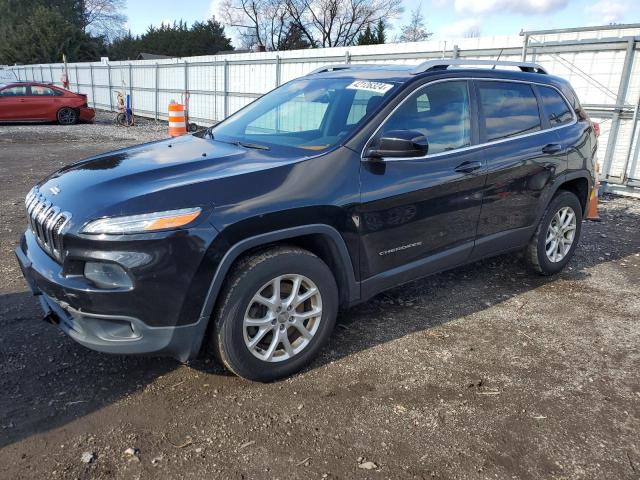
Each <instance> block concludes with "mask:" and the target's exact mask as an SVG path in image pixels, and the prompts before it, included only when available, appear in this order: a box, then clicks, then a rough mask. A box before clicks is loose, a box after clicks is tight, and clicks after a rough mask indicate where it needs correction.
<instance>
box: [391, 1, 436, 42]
mask: <svg viewBox="0 0 640 480" xmlns="http://www.w3.org/2000/svg"><path fill="white" fill-rule="evenodd" d="M420 10H421V6H420V5H419V6H418V8H416V9H415V10H412V11H411V20H409V24H408V25H405V26H403V27H402V29H401V32H402V33H401V34H400V38H399V40H400V41H401V42H422V41H424V40H428V39H429V38H430V37H431V35H433V34H432V33H431V32H427V30H426V28H425V25H424V17H423V16H422V12H421V11H420Z"/></svg>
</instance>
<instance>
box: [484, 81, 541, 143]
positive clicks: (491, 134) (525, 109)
mask: <svg viewBox="0 0 640 480" xmlns="http://www.w3.org/2000/svg"><path fill="white" fill-rule="evenodd" d="M478 92H479V95H480V111H481V125H483V126H484V132H485V137H486V141H488V142H490V141H494V140H502V139H505V138H511V137H516V136H518V135H524V134H527V133H533V132H537V131H539V130H541V129H542V125H541V123H540V112H539V110H538V101H537V99H536V96H535V94H534V93H533V89H532V88H531V86H530V85H529V84H526V83H515V82H486V81H485V82H483V81H480V82H478Z"/></svg>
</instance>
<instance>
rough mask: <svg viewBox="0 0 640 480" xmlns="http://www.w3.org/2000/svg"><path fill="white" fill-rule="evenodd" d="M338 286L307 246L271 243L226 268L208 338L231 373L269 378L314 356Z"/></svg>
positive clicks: (327, 330) (328, 328)
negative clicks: (233, 265)
mask: <svg viewBox="0 0 640 480" xmlns="http://www.w3.org/2000/svg"><path fill="white" fill-rule="evenodd" d="M337 311H338V289H337V286H336V282H335V279H334V277H333V274H332V273H331V270H329V267H328V266H327V265H326V264H325V263H324V262H323V261H322V260H321V259H320V258H318V257H317V256H315V255H314V254H312V253H311V252H309V251H306V250H303V249H300V248H297V247H276V248H272V249H269V250H266V251H264V252H262V253H259V254H255V255H251V256H249V257H247V258H245V259H243V260H241V261H240V262H238V264H237V265H236V266H235V267H234V268H233V269H232V271H231V273H230V274H229V277H228V278H227V281H226V286H225V288H224V290H223V292H222V294H221V302H220V305H219V307H218V308H217V309H216V316H215V322H216V323H215V332H214V334H213V335H212V338H211V344H212V345H211V346H212V347H213V348H214V350H215V352H216V354H217V356H218V358H219V359H220V360H221V361H222V363H223V364H224V365H225V366H226V367H227V368H228V369H229V370H231V371H232V372H234V373H235V374H236V375H239V376H241V377H244V378H247V379H250V380H257V381H263V382H264V381H271V380H275V379H278V378H283V377H286V376H288V375H291V374H293V373H295V372H297V371H299V370H300V369H302V368H303V367H305V366H306V365H307V364H309V362H311V361H312V360H313V358H315V357H316V355H317V354H318V352H319V351H320V349H321V348H322V346H323V345H324V344H325V343H326V341H327V340H328V338H329V336H330V335H331V332H332V330H333V327H334V325H335V321H336V315H337Z"/></svg>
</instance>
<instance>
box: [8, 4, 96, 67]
mask: <svg viewBox="0 0 640 480" xmlns="http://www.w3.org/2000/svg"><path fill="white" fill-rule="evenodd" d="M104 51H105V44H104V39H103V38H102V37H94V36H92V35H90V34H88V33H87V32H85V31H84V28H83V2H80V1H78V0H49V1H46V0H0V63H6V64H12V63H49V62H59V61H60V60H61V57H62V54H63V53H65V54H66V55H67V57H68V58H69V60H71V61H76V60H94V59H96V58H99V57H100V55H101V54H102V53H104Z"/></svg>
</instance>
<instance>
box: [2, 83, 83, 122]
mask: <svg viewBox="0 0 640 480" xmlns="http://www.w3.org/2000/svg"><path fill="white" fill-rule="evenodd" d="M95 114H96V112H95V110H94V109H93V108H89V107H88V105H87V96H86V95H83V94H81V93H73V92H70V91H69V90H65V89H63V88H59V87H55V86H53V85H47V84H45V83H36V82H11V83H5V84H0V122H58V123H59V124H61V125H73V124H74V123H77V122H78V121H83V122H90V121H92V120H93V117H94V116H95Z"/></svg>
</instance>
